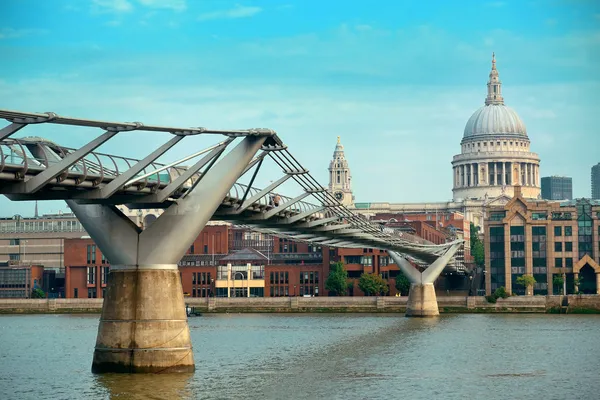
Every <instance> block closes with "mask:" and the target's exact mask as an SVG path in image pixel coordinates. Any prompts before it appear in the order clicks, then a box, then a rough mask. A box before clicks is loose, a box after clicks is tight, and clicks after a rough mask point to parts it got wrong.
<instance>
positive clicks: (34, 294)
mask: <svg viewBox="0 0 600 400" xmlns="http://www.w3.org/2000/svg"><path fill="white" fill-rule="evenodd" d="M31 298H32V299H45V298H46V293H44V291H43V290H42V289H33V290H32V291H31Z"/></svg>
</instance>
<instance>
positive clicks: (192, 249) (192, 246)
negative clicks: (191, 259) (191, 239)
mask: <svg viewBox="0 0 600 400" xmlns="http://www.w3.org/2000/svg"><path fill="white" fill-rule="evenodd" d="M190 254H194V244H193V243H192V245H191V246H190Z"/></svg>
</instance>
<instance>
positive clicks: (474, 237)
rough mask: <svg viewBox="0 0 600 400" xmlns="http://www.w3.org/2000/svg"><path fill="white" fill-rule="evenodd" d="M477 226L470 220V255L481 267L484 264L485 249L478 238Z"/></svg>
mask: <svg viewBox="0 0 600 400" xmlns="http://www.w3.org/2000/svg"><path fill="white" fill-rule="evenodd" d="M478 233H479V227H476V226H475V224H473V223H472V222H471V256H473V259H474V260H475V265H477V266H478V267H483V266H484V265H485V251H484V248H483V243H482V242H481V240H480V239H479V234H478Z"/></svg>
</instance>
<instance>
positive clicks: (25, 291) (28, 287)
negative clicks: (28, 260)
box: [0, 262, 44, 299]
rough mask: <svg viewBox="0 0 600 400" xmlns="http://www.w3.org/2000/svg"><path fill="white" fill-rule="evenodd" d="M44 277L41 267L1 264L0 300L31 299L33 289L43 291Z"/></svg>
mask: <svg viewBox="0 0 600 400" xmlns="http://www.w3.org/2000/svg"><path fill="white" fill-rule="evenodd" d="M43 275H44V267H43V266H40V265H22V264H15V263H10V262H3V263H0V298H23V299H27V298H30V297H31V292H32V291H33V289H38V288H39V289H41V287H42V285H43Z"/></svg>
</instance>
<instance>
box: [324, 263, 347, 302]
mask: <svg viewBox="0 0 600 400" xmlns="http://www.w3.org/2000/svg"><path fill="white" fill-rule="evenodd" d="M325 289H327V290H329V291H330V292H333V293H335V295H336V296H343V295H345V294H346V291H347V290H348V271H346V269H345V268H344V263H343V262H341V261H339V262H336V263H335V264H333V265H332V266H331V269H330V271H329V276H328V277H327V281H325Z"/></svg>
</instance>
